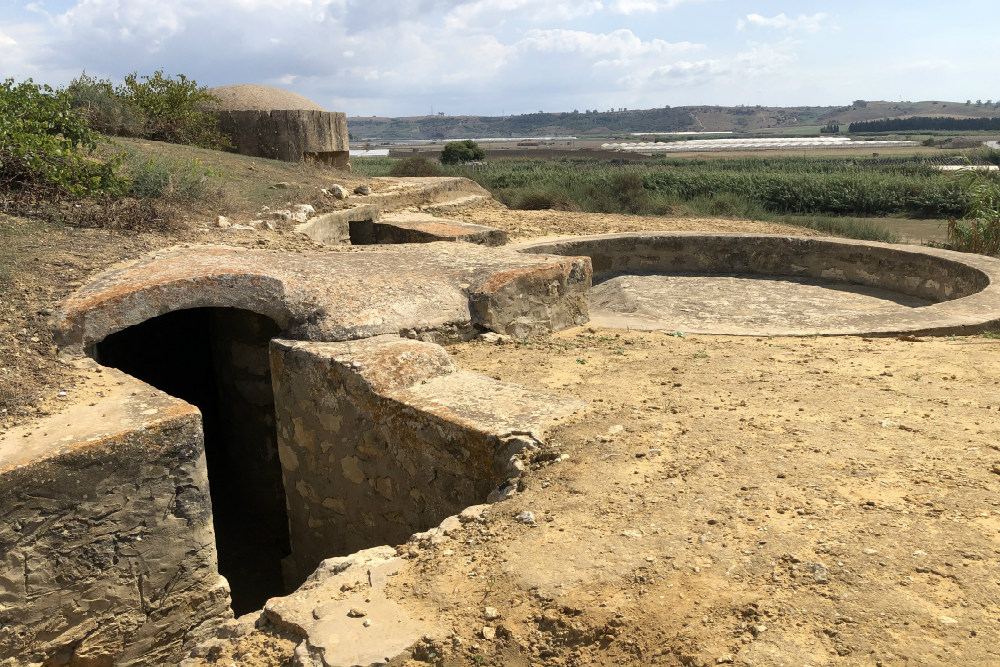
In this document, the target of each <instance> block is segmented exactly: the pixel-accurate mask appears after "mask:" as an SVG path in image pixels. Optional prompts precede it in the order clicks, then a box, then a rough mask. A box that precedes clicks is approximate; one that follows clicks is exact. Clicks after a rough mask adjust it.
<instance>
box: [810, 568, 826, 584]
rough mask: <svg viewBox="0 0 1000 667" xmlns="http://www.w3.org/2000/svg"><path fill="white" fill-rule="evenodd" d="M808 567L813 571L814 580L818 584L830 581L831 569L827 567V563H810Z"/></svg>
mask: <svg viewBox="0 0 1000 667" xmlns="http://www.w3.org/2000/svg"><path fill="white" fill-rule="evenodd" d="M807 567H808V568H809V570H810V571H811V572H812V576H813V581H815V582H816V583H817V584H828V583H830V571H829V570H827V569H826V565H823V563H808V564H807Z"/></svg>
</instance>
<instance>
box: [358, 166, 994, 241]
mask: <svg viewBox="0 0 1000 667" xmlns="http://www.w3.org/2000/svg"><path fill="white" fill-rule="evenodd" d="M965 157H966V158H968V159H970V160H971V161H973V162H979V163H983V162H988V163H996V162H997V161H998V160H1000V156H998V154H997V153H996V152H992V151H972V152H970V153H967V154H966V155H965ZM397 162H398V161H397V160H393V159H391V158H381V159H369V160H355V161H354V163H353V167H354V169H355V171H356V172H359V173H362V174H365V175H368V176H380V175H388V174H389V172H390V170H391V169H392V167H393V165H394V164H396V163H397ZM936 162H937V161H936V160H934V159H932V158H928V157H926V156H923V155H913V156H905V157H903V156H893V157H889V158H883V159H878V158H860V157H778V156H762V157H739V158H728V157H713V158H707V159H684V158H674V157H663V158H658V159H652V160H650V159H645V160H630V159H628V158H627V157H623V158H622V159H620V160H593V159H587V158H583V157H564V158H550V159H527V158H515V159H499V160H493V161H490V162H489V163H488V165H487V167H486V168H485V169H484V168H481V167H480V168H472V167H469V166H452V167H447V168H440V170H439V173H440V174H442V175H446V174H447V175H462V176H467V177H468V178H471V179H474V180H475V181H477V182H478V183H479V184H480V185H482V186H483V187H485V188H486V189H487V190H489V191H490V193H492V195H493V196H494V198H496V199H497V200H499V201H500V202H502V203H503V204H505V205H506V206H508V207H510V208H514V209H543V208H548V209H563V210H576V211H588V212H595V213H627V214H634V215H666V216H720V217H731V218H744V219H750V220H769V221H775V222H784V223H788V224H796V225H800V226H805V227H810V228H813V229H818V230H820V231H823V232H825V233H830V234H839V235H843V236H849V237H853V238H862V239H868V240H881V241H893V240H897V239H896V237H895V235H894V234H893V233H891V232H889V231H888V230H886V229H885V228H883V227H882V226H880V225H879V224H878V219H879V218H890V217H891V218H917V219H929V220H940V221H942V223H946V221H947V220H948V219H949V218H952V217H956V218H961V217H962V216H963V215H964V214H965V213H966V211H967V210H968V208H969V203H970V202H969V194H968V186H967V184H963V182H962V180H961V179H960V178H956V177H955V175H954V173H947V172H942V171H940V170H938V169H937V168H936V166H935V163H936Z"/></svg>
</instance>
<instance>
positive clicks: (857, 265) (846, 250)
mask: <svg viewBox="0 0 1000 667" xmlns="http://www.w3.org/2000/svg"><path fill="white" fill-rule="evenodd" d="M513 247H515V248H517V249H519V250H521V251H524V252H538V253H549V254H558V255H586V256H587V257H590V259H591V261H592V263H593V270H594V279H595V280H598V281H599V280H603V279H604V278H607V277H610V276H614V275H620V274H625V273H631V274H642V273H695V274H756V275H777V276H798V277H810V278H825V279H829V280H833V281H843V282H850V283H856V284H860V285H866V286H868V287H880V288H883V289H887V290H892V291H894V292H899V293H901V294H908V295H910V296H916V297H920V298H923V299H928V300H931V301H947V300H951V299H959V298H962V297H965V296H969V295H972V294H975V293H977V292H980V291H982V290H983V289H984V288H985V287H986V286H987V285H988V284H989V282H990V281H989V277H988V275H987V274H986V273H985V272H983V271H982V270H980V269H979V268H977V267H975V266H974V261H973V262H970V261H968V260H967V258H966V257H964V256H962V255H961V254H960V253H949V252H947V251H943V252H941V251H938V252H935V251H933V250H932V249H929V248H916V247H913V248H908V247H906V246H893V245H889V244H884V243H869V242H864V241H853V240H849V239H823V238H814V237H791V236H764V235H750V234H698V233H684V232H671V233H652V232H633V233H627V234H606V235H600V236H579V237H573V238H565V239H552V240H549V239H546V240H544V241H538V242H531V243H525V244H521V245H518V246H513Z"/></svg>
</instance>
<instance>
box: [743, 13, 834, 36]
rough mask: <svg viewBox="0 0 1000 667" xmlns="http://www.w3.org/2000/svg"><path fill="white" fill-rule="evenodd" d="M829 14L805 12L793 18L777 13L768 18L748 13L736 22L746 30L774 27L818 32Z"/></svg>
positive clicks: (776, 28)
mask: <svg viewBox="0 0 1000 667" xmlns="http://www.w3.org/2000/svg"><path fill="white" fill-rule="evenodd" d="M827 18H828V17H827V15H826V14H825V13H824V12H819V13H817V14H813V15H812V16H806V15H805V14H799V15H798V16H797V17H795V18H792V17H789V16H787V15H786V14H784V13H781V14H777V15H776V16H772V17H770V18H767V17H765V16H761V15H760V14H747V15H746V18H743V19H740V20H739V21H737V22H736V29H737V30H744V29H746V28H748V27H751V28H773V29H775V30H788V31H793V30H801V31H804V32H817V31H819V30H820V29H822V27H823V23H824V22H825V21H826V19H827Z"/></svg>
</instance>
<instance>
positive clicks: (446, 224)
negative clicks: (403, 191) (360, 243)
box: [373, 211, 507, 246]
mask: <svg viewBox="0 0 1000 667" xmlns="http://www.w3.org/2000/svg"><path fill="white" fill-rule="evenodd" d="M432 241H465V242H466V243H478V244H481V245H488V246H501V245H505V244H506V243H507V232H505V231H503V230H501V229H497V228H495V227H486V226H484V225H474V224H472V223H469V222H461V221H458V220H448V219H445V218H438V217H435V216H433V215H431V214H429V213H421V212H418V211H400V212H397V213H385V214H383V215H382V216H381V217H380V218H379V219H378V221H376V222H375V223H374V238H373V242H374V243H430V242H432Z"/></svg>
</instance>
